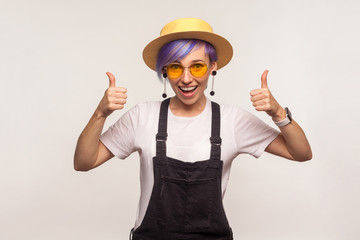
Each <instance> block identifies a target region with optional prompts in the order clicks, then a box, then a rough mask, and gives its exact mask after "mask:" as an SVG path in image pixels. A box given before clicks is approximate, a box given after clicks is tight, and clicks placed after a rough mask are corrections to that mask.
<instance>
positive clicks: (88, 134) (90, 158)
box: [74, 111, 106, 171]
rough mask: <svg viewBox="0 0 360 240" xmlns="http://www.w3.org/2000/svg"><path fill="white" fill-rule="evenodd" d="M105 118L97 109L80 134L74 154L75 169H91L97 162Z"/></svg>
mask: <svg viewBox="0 0 360 240" xmlns="http://www.w3.org/2000/svg"><path fill="white" fill-rule="evenodd" d="M105 120H106V117H103V116H100V114H98V113H97V111H95V113H94V114H93V115H92V117H91V119H90V120H89V122H88V124H87V125H86V127H85V128H84V130H83V131H82V133H81V134H80V137H79V139H78V142H77V145H76V150H75V156H74V168H75V170H78V171H84V170H89V169H91V168H92V166H94V164H95V163H96V160H97V157H98V154H99V148H98V145H99V139H100V135H101V132H102V130H103V127H104V123H105Z"/></svg>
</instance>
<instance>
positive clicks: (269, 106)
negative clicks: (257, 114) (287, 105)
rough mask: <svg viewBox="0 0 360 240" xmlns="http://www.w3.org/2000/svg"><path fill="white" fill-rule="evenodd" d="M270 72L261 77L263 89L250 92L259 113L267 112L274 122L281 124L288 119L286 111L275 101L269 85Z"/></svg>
mask: <svg viewBox="0 0 360 240" xmlns="http://www.w3.org/2000/svg"><path fill="white" fill-rule="evenodd" d="M268 72H269V71H268V70H265V71H264V73H263V74H262V75H261V88H260V89H255V90H252V91H251V92H250V95H251V101H252V103H253V106H254V107H255V109H256V110H257V111H265V112H266V113H267V114H268V115H269V116H271V117H272V119H273V121H274V122H280V121H281V120H283V119H285V118H286V112H285V110H284V109H283V108H282V107H281V106H280V104H279V103H278V102H277V101H276V100H275V98H274V97H273V95H272V94H271V92H270V90H269V87H268V84H267V74H268Z"/></svg>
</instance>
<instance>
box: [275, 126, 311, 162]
mask: <svg viewBox="0 0 360 240" xmlns="http://www.w3.org/2000/svg"><path fill="white" fill-rule="evenodd" d="M279 128H280V131H281V133H282V135H283V137H284V140H285V144H286V148H287V150H288V152H289V153H290V155H291V156H292V159H293V160H296V161H306V160H310V159H311V158H312V151H311V147H310V144H309V142H308V140H307V138H306V136H305V133H304V131H303V130H302V129H301V127H300V126H299V124H297V123H296V122H295V121H294V120H292V121H291V123H290V124H288V125H286V126H283V127H279Z"/></svg>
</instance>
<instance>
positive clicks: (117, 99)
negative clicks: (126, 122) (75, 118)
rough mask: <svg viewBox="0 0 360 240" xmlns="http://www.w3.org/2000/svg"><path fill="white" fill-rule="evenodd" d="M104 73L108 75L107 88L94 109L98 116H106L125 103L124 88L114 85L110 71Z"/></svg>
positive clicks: (121, 107)
mask: <svg viewBox="0 0 360 240" xmlns="http://www.w3.org/2000/svg"><path fill="white" fill-rule="evenodd" d="M106 75H107V76H108V77H109V88H108V89H107V90H106V91H105V94H104V97H103V98H102V99H101V101H100V103H99V106H98V107H97V109H96V114H97V116H98V117H105V118H106V117H108V116H109V115H110V114H111V113H112V112H113V111H115V110H119V109H123V108H124V105H125V103H126V98H127V95H126V91H127V90H126V88H123V87H116V85H115V77H114V75H112V74H111V73H110V72H107V73H106Z"/></svg>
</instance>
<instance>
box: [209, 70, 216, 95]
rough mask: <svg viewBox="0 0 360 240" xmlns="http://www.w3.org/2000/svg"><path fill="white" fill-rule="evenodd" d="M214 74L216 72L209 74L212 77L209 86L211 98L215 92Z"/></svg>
mask: <svg viewBox="0 0 360 240" xmlns="http://www.w3.org/2000/svg"><path fill="white" fill-rule="evenodd" d="M216 73H217V72H216V71H212V72H211V75H212V84H211V92H210V95H211V96H214V95H215V92H214V80H215V75H216Z"/></svg>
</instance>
